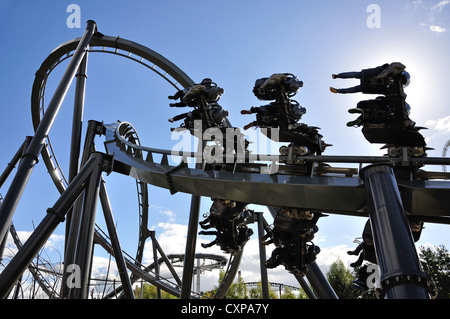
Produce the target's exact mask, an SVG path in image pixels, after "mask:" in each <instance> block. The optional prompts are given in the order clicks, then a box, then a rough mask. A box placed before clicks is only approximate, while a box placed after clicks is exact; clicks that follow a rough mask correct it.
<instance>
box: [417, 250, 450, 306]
mask: <svg viewBox="0 0 450 319" xmlns="http://www.w3.org/2000/svg"><path fill="white" fill-rule="evenodd" d="M419 257H420V262H421V264H422V268H423V270H424V271H425V272H426V273H427V274H428V275H429V276H430V277H432V279H433V280H434V282H435V283H436V285H437V288H438V295H437V298H438V299H449V298H450V254H449V252H448V250H447V248H445V246H444V245H439V246H438V247H435V250H432V249H431V248H425V247H423V246H422V247H420V253H419Z"/></svg>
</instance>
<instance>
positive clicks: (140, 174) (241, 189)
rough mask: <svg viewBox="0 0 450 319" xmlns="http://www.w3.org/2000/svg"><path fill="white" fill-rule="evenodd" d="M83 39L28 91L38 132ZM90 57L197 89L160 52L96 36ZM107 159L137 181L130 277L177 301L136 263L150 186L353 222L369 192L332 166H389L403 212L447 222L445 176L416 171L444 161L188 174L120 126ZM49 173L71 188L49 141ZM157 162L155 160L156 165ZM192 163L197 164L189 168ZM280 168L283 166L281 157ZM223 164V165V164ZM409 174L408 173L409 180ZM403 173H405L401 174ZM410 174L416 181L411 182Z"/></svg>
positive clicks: (304, 163) (209, 168)
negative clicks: (113, 58) (53, 89)
mask: <svg viewBox="0 0 450 319" xmlns="http://www.w3.org/2000/svg"><path fill="white" fill-rule="evenodd" d="M79 43H80V38H77V39H73V40H71V41H68V42H66V43H64V44H62V45H60V46H59V47H57V48H56V49H55V50H54V51H52V52H51V54H50V55H49V56H48V57H47V59H46V60H45V61H44V62H43V63H42V65H41V67H40V68H39V69H38V71H37V72H36V77H35V81H34V84H33V88H32V97H31V112H32V120H33V126H34V128H35V130H36V129H37V127H38V126H39V123H40V121H41V119H42V117H43V115H44V113H45V90H46V84H47V80H48V78H49V76H50V74H51V73H52V71H53V70H54V69H55V68H56V67H57V66H58V65H59V64H60V63H62V62H63V61H65V60H66V59H69V58H71V57H72V56H73V55H74V52H75V49H76V48H77V46H78V44H79ZM88 52H89V53H107V54H114V55H118V56H121V57H124V58H127V59H130V60H132V61H134V62H137V63H139V64H141V65H143V66H144V67H146V68H148V69H149V70H151V71H153V72H155V73H156V74H157V75H159V76H161V77H162V78H163V79H164V80H166V81H167V82H169V83H170V84H171V85H172V86H173V87H174V88H175V89H177V90H179V89H182V88H186V87H189V86H192V85H193V84H194V82H193V81H192V80H191V79H190V78H189V77H188V76H187V75H186V74H185V73H184V72H183V71H181V70H180V69H179V68H178V67H176V66H175V65H174V64H173V63H171V62H170V61H168V60H167V59H165V58H164V57H163V56H161V55H159V54H158V53H156V52H154V51H152V50H150V49H148V48H147V47H144V46H142V45H140V44H138V43H135V42H132V41H129V40H126V39H121V38H120V37H110V36H104V35H102V34H99V33H96V34H95V35H94V36H93V38H92V40H91V41H90V43H89V50H88ZM103 128H104V130H103V134H104V135H105V142H104V145H105V148H106V152H107V153H108V154H110V155H112V156H113V158H114V163H113V168H112V169H113V171H115V172H117V173H120V174H124V175H128V176H131V177H133V178H134V179H135V180H136V183H137V184H136V185H137V192H138V198H139V217H140V229H139V243H138V250H137V253H136V256H137V257H136V260H134V261H133V260H132V259H131V258H126V260H125V261H126V266H127V268H128V269H129V270H131V272H132V274H133V275H135V276H137V277H139V278H142V279H144V280H147V281H149V282H151V283H153V284H154V285H156V286H157V287H159V288H161V289H162V290H165V291H167V292H169V293H171V294H174V295H176V296H180V287H179V285H178V284H174V283H170V282H169V281H166V280H165V279H164V278H161V277H158V276H156V275H155V274H153V273H151V272H149V271H148V269H145V267H144V266H143V265H141V264H140V262H141V259H142V252H143V247H144V243H145V239H146V238H147V237H148V236H149V234H148V229H147V221H148V210H147V209H148V197H147V184H150V185H154V186H157V187H161V188H165V189H168V190H169V191H170V193H171V194H173V193H176V192H183V193H187V194H191V195H194V196H205V197H211V198H218V199H228V200H234V201H238V202H244V203H252V204H259V205H264V206H269V207H286V206H288V207H302V208H304V209H307V210H310V211H313V212H327V213H336V214H345V215H355V216H368V207H367V203H366V201H367V200H366V191H365V188H364V187H363V186H364V185H363V182H362V181H361V179H360V178H359V176H358V173H359V170H358V169H355V168H347V167H331V166H330V165H329V163H353V164H354V163H357V164H359V165H360V168H362V165H363V164H373V163H390V164H392V165H396V166H397V167H401V168H403V169H402V170H401V171H402V174H400V175H399V176H397V182H398V187H399V190H400V192H401V194H402V200H403V204H404V207H405V210H406V212H407V213H408V214H409V215H411V216H415V217H417V218H419V219H421V220H423V221H431V222H438V223H450V221H449V212H450V203H449V202H448V200H447V199H448V196H449V194H450V193H449V192H450V183H449V182H448V181H446V179H449V178H450V175H449V174H447V173H445V172H444V173H442V172H428V171H425V170H420V169H419V170H416V169H413V168H417V167H421V166H422V165H449V164H450V159H447V158H431V157H420V158H404V157H402V156H400V157H371V156H354V157H352V156H322V155H320V156H303V157H301V159H300V160H299V162H298V163H296V164H295V165H291V164H284V165H282V164H280V165H278V164H277V163H275V161H272V164H273V165H275V164H277V165H278V166H277V170H276V172H275V171H271V172H272V174H268V173H267V172H268V170H267V163H266V162H264V159H267V156H265V155H256V156H253V157H250V155H246V156H245V160H244V161H243V162H242V163H241V162H234V163H233V164H227V165H214V164H212V165H211V164H204V165H203V167H202V168H199V167H198V166H197V167H195V168H194V167H189V166H188V165H187V164H185V163H184V162H183V161H182V162H181V163H180V164H179V165H171V164H169V157H170V156H172V157H178V158H182V159H184V160H187V159H188V158H191V159H198V158H201V159H203V154H201V153H195V152H172V151H170V150H161V149H155V148H150V147H145V146H142V145H141V141H140V140H139V137H138V135H137V132H136V130H135V129H134V128H133V127H132V125H131V124H130V123H127V122H117V123H113V124H107V125H104V126H103ZM40 155H41V156H42V159H43V161H44V163H45V165H46V167H47V169H48V172H49V174H50V176H51V178H52V180H53V182H54V184H55V185H56V187H57V189H58V190H59V191H60V192H61V193H62V192H64V190H65V189H66V188H67V186H68V181H67V179H66V177H65V176H64V173H63V170H62V168H61V166H60V164H59V163H58V160H57V159H56V155H55V152H54V150H53V147H52V144H51V142H50V138H49V137H48V136H47V140H46V143H45V145H44V147H43V149H42V151H41V152H40ZM157 157H160V161H156V160H155V159H156V158H157ZM191 162H195V161H191ZM278 162H280V163H287V162H288V161H287V158H286V157H284V156H279V157H278ZM227 163H228V162H227ZM408 168H411V170H410V171H409V174H408ZM405 171H406V174H403V173H405ZM413 175H414V176H413ZM95 240H96V242H97V243H99V244H100V245H101V246H102V247H103V248H104V249H105V250H106V251H108V252H110V253H111V254H113V249H112V247H111V244H110V243H109V242H108V239H107V238H106V237H105V236H103V235H102V234H101V231H100V230H97V231H96V232H95ZM241 257H242V251H241V253H240V254H238V255H236V256H232V257H231V258H230V261H229V265H228V270H227V272H226V277H225V279H224V281H223V283H222V287H221V289H219V293H218V294H217V295H216V298H221V297H223V295H224V294H225V292H226V290H227V289H228V287H227V286H229V285H230V284H231V282H232V280H233V278H234V276H235V275H236V273H237V270H238V266H239V262H240V259H241Z"/></svg>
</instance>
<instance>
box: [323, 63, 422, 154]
mask: <svg viewBox="0 0 450 319" xmlns="http://www.w3.org/2000/svg"><path fill="white" fill-rule="evenodd" d="M405 68H406V67H405V66H404V65H403V64H402V63H400V62H394V63H390V64H388V63H385V64H383V65H382V66H378V67H375V68H370V69H363V70H361V71H359V72H344V73H338V74H333V75H332V78H333V79H348V78H357V79H359V80H360V84H359V85H357V86H354V87H350V88H345V89H335V88H333V87H330V90H331V92H333V93H341V94H346V93H356V92H361V93H364V94H381V96H378V97H376V98H375V99H372V100H366V101H360V102H359V103H358V104H357V107H356V108H352V109H350V110H349V113H351V114H360V115H359V116H358V118H357V119H355V120H353V121H350V122H348V123H347V126H349V127H352V126H353V127H359V126H362V133H363V135H364V137H365V138H366V139H367V140H368V141H369V142H370V143H384V144H386V147H389V148H390V150H391V149H395V150H396V149H400V148H402V147H407V148H409V149H411V152H410V153H411V154H414V155H415V156H422V155H424V154H425V150H426V149H427V148H426V143H425V139H424V137H423V136H422V135H421V134H420V133H419V130H420V129H422V128H423V127H418V126H416V125H415V124H416V123H415V122H414V121H412V120H411V119H410V118H409V114H410V110H411V108H410V106H409V104H408V103H406V94H405V93H404V91H403V90H404V88H406V87H407V86H408V85H409V83H410V75H409V73H408V72H406V71H405ZM389 153H390V154H391V153H396V152H394V151H390V152H389Z"/></svg>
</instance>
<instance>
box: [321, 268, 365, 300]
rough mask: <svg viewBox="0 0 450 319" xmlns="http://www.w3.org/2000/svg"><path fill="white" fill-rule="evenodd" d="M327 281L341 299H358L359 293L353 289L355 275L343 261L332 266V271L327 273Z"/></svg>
mask: <svg viewBox="0 0 450 319" xmlns="http://www.w3.org/2000/svg"><path fill="white" fill-rule="evenodd" d="M327 279H328V282H329V283H330V285H331V287H333V289H334V291H335V292H336V295H337V296H338V297H339V299H355V298H357V297H358V292H357V291H356V289H355V288H353V280H354V278H353V275H352V273H351V271H350V270H349V269H348V268H347V267H345V265H344V263H343V262H342V260H341V259H338V260H336V261H335V262H334V263H332V264H331V266H330V270H329V271H328V272H327Z"/></svg>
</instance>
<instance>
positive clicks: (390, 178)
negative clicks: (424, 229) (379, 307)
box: [360, 164, 429, 299]
mask: <svg viewBox="0 0 450 319" xmlns="http://www.w3.org/2000/svg"><path fill="white" fill-rule="evenodd" d="M360 176H361V178H362V179H363V181H364V185H365V188H366V194H367V203H368V205H369V216H370V222H371V225H372V234H373V240H374V244H375V252H376V256H377V262H378V265H379V266H380V271H381V278H380V279H381V283H382V286H383V288H384V291H385V298H387V299H394V298H395V299H429V295H428V293H427V291H426V289H425V288H424V287H423V286H422V284H421V283H420V282H425V283H426V281H427V275H426V274H425V273H424V272H422V269H421V265H420V262H419V258H418V255H417V251H416V248H415V246H414V240H413V237H412V234H411V229H410V226H409V222H408V219H407V218H406V215H405V212H404V209H403V203H402V199H401V196H400V192H399V190H398V186H397V181H396V179H395V176H394V171H393V169H392V167H391V166H390V165H389V164H376V165H369V166H367V167H365V168H363V169H362V170H361V172H360Z"/></svg>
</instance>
